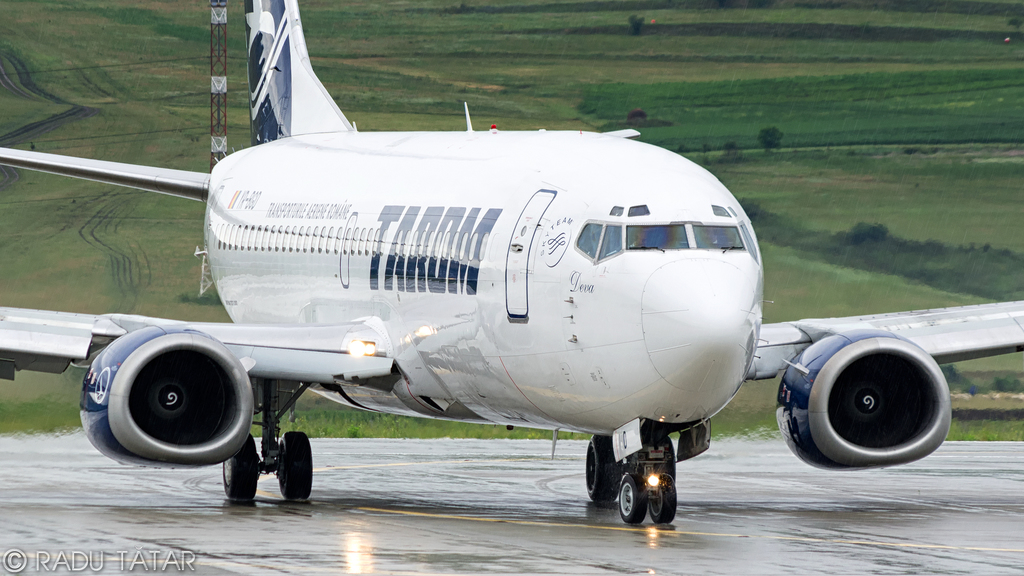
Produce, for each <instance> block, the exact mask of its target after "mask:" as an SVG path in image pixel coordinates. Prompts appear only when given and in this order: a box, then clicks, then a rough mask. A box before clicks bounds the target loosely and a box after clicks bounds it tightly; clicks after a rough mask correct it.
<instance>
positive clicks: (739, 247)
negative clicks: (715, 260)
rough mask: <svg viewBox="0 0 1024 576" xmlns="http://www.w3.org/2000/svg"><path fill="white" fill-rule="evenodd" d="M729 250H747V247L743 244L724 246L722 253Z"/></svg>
mask: <svg viewBox="0 0 1024 576" xmlns="http://www.w3.org/2000/svg"><path fill="white" fill-rule="evenodd" d="M729 250H745V248H743V246H723V247H722V254H725V253H726V252H728V251H729Z"/></svg>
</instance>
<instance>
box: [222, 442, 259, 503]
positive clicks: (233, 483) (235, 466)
mask: <svg viewBox="0 0 1024 576" xmlns="http://www.w3.org/2000/svg"><path fill="white" fill-rule="evenodd" d="M259 479H260V457H259V455H257V454H256V441H255V440H253V438H252V435H251V434H250V435H249V438H247V439H246V441H245V444H243V445H242V449H241V450H239V451H238V453H237V454H235V455H234V456H232V457H231V458H229V459H227V460H225V461H224V495H226V496H227V497H228V499H229V500H231V501H233V502H248V501H250V500H252V499H253V498H255V497H256V482H257V481H259Z"/></svg>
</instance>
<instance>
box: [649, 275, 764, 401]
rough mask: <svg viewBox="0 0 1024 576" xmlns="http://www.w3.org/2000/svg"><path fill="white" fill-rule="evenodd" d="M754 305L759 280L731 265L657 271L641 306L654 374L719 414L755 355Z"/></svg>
mask: <svg viewBox="0 0 1024 576" xmlns="http://www.w3.org/2000/svg"><path fill="white" fill-rule="evenodd" d="M755 300H756V296H755V287H754V279H753V278H751V277H750V275H749V273H747V272H744V271H743V270H741V269H740V268H739V267H737V266H735V265H733V264H731V263H729V262H723V261H718V260H712V259H693V260H682V261H677V262H672V263H670V264H666V265H665V266H662V267H661V268H659V269H658V270H656V271H655V272H654V273H653V274H652V275H651V277H650V278H649V279H648V281H647V285H646V286H645V287H644V295H643V301H642V311H643V328H644V340H645V341H646V344H647V351H648V354H649V355H650V358H651V362H652V363H653V364H654V367H655V369H657V371H658V373H659V374H661V376H662V378H664V379H665V380H666V381H668V383H669V384H671V385H672V386H674V387H676V388H679V389H681V390H685V391H687V392H689V393H691V394H693V395H694V396H693V397H692V400H698V401H699V402H700V403H701V404H702V405H703V407H704V408H706V409H708V410H712V411H714V410H718V409H720V408H721V407H722V406H724V405H725V403H726V402H728V400H729V399H730V398H731V397H732V394H733V393H735V391H736V387H737V386H738V385H739V383H740V382H742V381H743V378H744V376H745V373H746V369H747V365H748V362H749V360H750V358H751V357H752V356H753V350H754V344H755V342H754V341H755V323H756V321H757V313H756V310H757V307H758V306H759V304H760V303H759V302H756V301H755ZM723 395H724V396H723ZM719 396H723V398H719ZM712 405H714V406H712Z"/></svg>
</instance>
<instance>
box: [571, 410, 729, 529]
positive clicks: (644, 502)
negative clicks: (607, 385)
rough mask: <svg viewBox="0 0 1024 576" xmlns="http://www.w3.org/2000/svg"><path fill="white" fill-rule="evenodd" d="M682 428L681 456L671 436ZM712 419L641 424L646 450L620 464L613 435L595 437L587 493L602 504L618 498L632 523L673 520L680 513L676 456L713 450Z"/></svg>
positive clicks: (590, 450)
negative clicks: (649, 519)
mask: <svg viewBox="0 0 1024 576" xmlns="http://www.w3.org/2000/svg"><path fill="white" fill-rule="evenodd" d="M672 432H680V435H679V450H678V454H677V452H676V450H675V448H674V447H673V445H672V440H671V439H670V438H669V436H668V435H669V434H671V433H672ZM710 433H711V427H710V423H709V422H708V421H706V420H705V421H701V422H691V423H687V424H671V425H669V424H661V423H658V422H651V421H647V422H644V423H643V424H642V425H641V428H640V436H641V438H642V440H643V448H641V449H640V451H638V452H636V453H634V454H630V455H629V456H627V457H626V458H624V459H623V460H621V461H619V462H616V461H615V456H614V454H613V452H614V451H613V449H612V439H611V437H610V436H594V437H593V438H591V440H590V446H588V447H587V468H586V470H587V494H588V495H589V496H590V499H591V500H593V501H594V502H595V503H596V504H599V505H608V504H611V503H612V502H615V500H616V499H618V504H619V516H620V517H621V518H622V521H623V522H626V523H627V524H640V523H641V522H643V521H644V518H646V517H647V516H650V518H651V522H653V523H655V524H668V523H670V522H672V520H673V519H675V516H676V503H677V499H676V461H677V460H676V458H677V456H678V458H679V460H686V459H688V458H692V457H694V456H696V455H698V454H700V453H702V452H704V451H705V450H707V449H708V446H709V444H710V442H709V440H710Z"/></svg>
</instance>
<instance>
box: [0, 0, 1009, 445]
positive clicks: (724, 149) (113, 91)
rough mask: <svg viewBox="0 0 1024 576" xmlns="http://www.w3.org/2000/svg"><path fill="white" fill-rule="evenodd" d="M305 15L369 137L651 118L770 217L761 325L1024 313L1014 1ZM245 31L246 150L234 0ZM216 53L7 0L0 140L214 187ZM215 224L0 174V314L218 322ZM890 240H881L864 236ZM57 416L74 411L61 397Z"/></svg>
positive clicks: (235, 87) (179, 38)
mask: <svg viewBox="0 0 1024 576" xmlns="http://www.w3.org/2000/svg"><path fill="white" fill-rule="evenodd" d="M300 4H301V7H302V10H303V21H304V24H305V28H306V34H307V39H308V43H309V50H310V53H311V57H312V60H313V65H314V67H315V69H316V70H317V72H318V74H319V76H320V77H321V79H322V80H323V81H324V83H325V85H326V87H327V89H328V90H329V91H330V92H331V94H332V95H333V96H334V97H335V99H336V101H337V102H338V104H339V106H340V107H341V108H342V109H343V110H344V111H345V112H346V114H347V115H348V116H349V118H350V119H352V120H353V121H355V122H356V123H357V125H358V126H359V129H360V130H362V131H370V130H396V129H399V130H460V129H462V128H463V126H464V124H463V117H462V102H464V101H465V102H468V103H469V107H470V110H471V112H472V114H473V118H474V121H475V122H476V123H477V124H478V125H489V124H492V123H494V124H497V125H498V126H499V127H500V128H502V129H537V128H547V129H574V130H575V129H585V130H610V129H617V128H622V127H626V126H627V125H630V124H628V123H627V121H626V120H627V118H626V117H627V114H628V113H629V112H630V111H631V110H634V109H636V108H640V109H642V110H643V111H644V112H645V114H646V117H647V118H646V120H641V121H639V122H636V123H634V125H636V126H637V127H638V129H639V130H640V131H641V132H642V133H643V136H642V140H644V141H647V142H650V143H653V144H657V145H661V146H664V147H667V148H668V149H670V150H673V151H676V152H679V153H681V154H683V155H685V156H687V157H688V158H690V159H691V160H693V161H695V162H698V163H700V164H702V165H704V166H706V167H707V168H708V169H710V170H711V171H712V172H714V173H715V174H716V175H717V176H718V177H719V178H720V179H721V180H722V181H723V182H724V183H725V184H726V185H727V186H729V187H730V189H731V190H733V192H734V193H735V194H736V196H737V197H738V198H740V199H741V200H742V201H743V202H744V204H745V205H746V206H747V207H748V208H749V209H750V210H751V212H754V213H756V214H755V226H756V228H757V230H758V231H759V232H760V235H761V238H762V243H763V244H764V254H765V269H766V276H767V280H766V297H767V298H768V299H770V300H773V301H774V302H775V303H774V304H771V305H768V307H767V310H766V320H767V321H780V320H788V319H795V318H800V317H815V316H827V315H849V314H859V313H869V312H887V311H896V310H905V309H908V308H923V307H930V306H947V305H959V304H968V303H977V302H985V301H994V300H1001V299H1009V298H1024V270H1022V268H1021V267H1020V266H1018V264H1020V263H1021V262H1024V232H1022V231H1021V226H1020V224H1019V220H1020V218H1019V214H1020V209H1019V204H1020V199H1021V198H1022V186H1024V185H1022V180H1021V178H1020V175H1021V174H1022V169H1024V145H1022V139H1024V96H1022V94H1024V90H1022V88H1024V74H1022V71H1024V35H1022V34H1021V32H1020V31H1019V29H1020V27H1021V22H1020V20H1018V19H1024V3H1021V2H1016V1H992V0H989V1H973V0H949V1H945V0H871V1H868V0H774V1H773V0H674V1H673V0H663V1H621V2H617V1H576V2H556V1H551V0H547V1H536V2H531V1H524V0H519V1H514V2H495V1H489V2H483V1H481V2H477V1H466V2H456V1H435V0H427V1H419V2H401V1H373V2H370V1H365V0H364V1H353V2H343V3H341V2H334V1H330V2H329V1H327V0H315V1H313V0H310V1H300ZM631 21H632V22H633V24H631ZM229 26H230V28H229V41H230V47H229V50H230V59H229V60H230V68H229V80H230V84H229V90H230V92H229V102H230V109H229V112H228V119H229V123H230V127H229V147H235V148H240V147H244V146H247V145H248V142H249V137H248V126H247V123H246V121H245V119H246V116H247V109H246V107H245V102H246V96H245V84H244V78H245V69H244V59H243V57H242V55H243V54H244V38H243V36H244V26H243V22H242V3H241V2H238V1H234V0H232V2H231V5H230V8H229ZM1007 37H1009V38H1010V42H1008V43H1007V42H1005V41H1004V40H1005V39H1006V38H1007ZM208 51H209V8H208V6H207V5H206V4H204V3H203V2H185V3H182V2H165V1H156V0H141V1H135V2H128V1H127V0H123V1H122V0H118V1H113V0H107V1H98V0H75V1H74V2H71V1H67V0H64V1H56V0H53V1H51V0H12V1H8V2H5V3H4V17H3V18H0V65H2V69H3V74H2V76H0V80H2V82H0V145H4V146H18V147H23V148H26V149H27V148H33V149H35V150H40V151H47V152H55V153H61V154H69V155H76V156H85V157H92V158H101V159H107V160H115V161H121V162H133V163H139V164H150V165H159V166H167V167H172V168H180V169H187V170H205V169H206V167H207V166H208V162H209V156H208V154H209V152H208V150H209V140H208V136H207V135H208V130H209V124H208V123H209V92H208V91H209V79H208V76H209V62H208ZM771 126H774V127H777V128H778V129H779V130H780V131H781V132H782V133H783V137H782V140H781V148H779V149H777V150H774V151H771V152H766V151H764V150H761V149H760V145H759V143H758V140H757V136H758V133H759V131H760V130H761V129H762V128H766V127H771ZM202 214H203V207H202V206H201V205H199V204H198V203H192V202H188V201H183V200H178V199H174V198H165V197H160V196H156V195H152V194H147V193H143V192H134V191H131V190H128V189H120V188H114V187H110V186H104V185H100V184H93V183H88V182H81V181H74V180H68V179H64V178H58V177H55V176H47V175H41V174H35V173H31V172H28V171H16V172H13V171H10V170H5V171H4V172H3V173H0V251H2V253H3V254H4V260H3V266H2V269H0V270H2V271H0V306H20V307H33V308H50V309H61V310H73V311H81V312H94V313H102V312H112V311H119V312H135V313H140V314H149V315H160V316H173V317H178V318H184V319H201V320H226V315H225V314H224V312H223V310H221V309H220V307H219V306H217V305H215V304H216V303H215V302H213V303H212V304H213V305H211V302H210V301H209V300H208V299H207V300H206V301H200V300H198V299H197V298H196V297H195V296H196V293H197V289H198V284H199V261H198V260H197V259H196V258H194V257H193V256H192V253H193V251H194V250H195V247H196V246H197V245H199V244H200V243H201V241H202V239H201V226H202ZM876 224H877V225H881V226H884V230H885V234H884V235H882V236H880V237H879V236H877V235H875V236H870V235H869V237H868V240H867V241H855V233H856V232H857V231H858V230H859V231H862V232H863V231H864V230H871V229H873V230H876V231H877V230H880V228H878V227H877V226H875V225H876ZM872 227H874V228H872ZM857 238H860V237H859V236H857ZM893 253H898V254H900V255H901V256H900V257H899V258H890V257H888V256H889V255H891V254H893ZM959 368H960V370H961V372H963V373H964V374H965V375H966V377H967V380H964V381H959V383H957V384H956V385H957V386H961V387H965V386H967V385H968V384H970V383H975V384H979V385H982V386H989V385H990V384H991V383H992V382H994V379H995V378H997V377H1007V375H1010V374H1014V373H1019V371H1020V359H1019V357H1009V358H1001V359H993V360H982V361H974V362H970V363H963V364H962V365H960V366H959ZM765 385H767V384H765ZM22 386H28V387H29V389H31V390H37V391H39V392H38V394H36V395H35V396H33V395H32V394H28V395H26V393H25V389H24V388H22ZM75 386H76V384H75V383H74V378H72V377H70V376H68V377H65V378H63V379H61V378H55V377H46V376H30V377H28V378H24V379H23V378H19V381H18V383H17V384H16V385H15V388H17V392H13V391H12V390H13V389H14V388H12V387H11V386H5V387H3V390H0V413H2V414H4V416H3V420H4V421H5V422H7V428H5V430H11V429H23V428H25V427H32V425H31V424H30V423H22V424H14V423H13V422H15V419H12V418H13V417H11V416H9V415H10V414H14V413H24V414H30V413H36V412H38V413H40V414H44V413H45V414H48V415H49V416H52V415H53V412H52V411H50V410H47V409H45V408H32V409H31V410H29V409H25V410H23V411H19V410H13V411H12V410H11V408H10V406H12V405H13V404H12V403H23V402H29V401H32V398H38V397H50V395H56V396H55V397H58V398H61V399H62V401H63V399H65V398H74V397H75V396H76V395H77V393H76V392H75V391H74V388H75ZM758 386H761V385H758ZM766 397H767V398H768V402H770V395H767V396H766ZM72 402H73V400H72ZM309 408H310V409H314V408H315V409H316V410H320V409H321V408H322V407H319V406H315V407H314V406H312V405H310V406H309ZM32 410H36V412H32ZM64 414H65V416H66V418H65V419H66V421H68V422H73V416H74V406H73V404H72V405H71V406H70V408H68V409H67V410H66V411H65V412H64ZM49 416H48V417H49ZM762 416H763V414H762ZM722 418H723V419H727V418H728V416H727V415H723V417H722ZM30 420H31V418H30ZM328 420H330V419H329V418H328ZM762 420H763V418H762ZM18 422H21V420H18ZM46 422H50V421H49V420H46ZM349 425H354V424H346V426H349ZM389 426H390V424H389ZM39 427H41V428H46V429H50V428H53V427H60V426H59V425H54V424H52V423H48V424H45V425H43V424H40V425H39ZM389 429H390V428H389Z"/></svg>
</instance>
